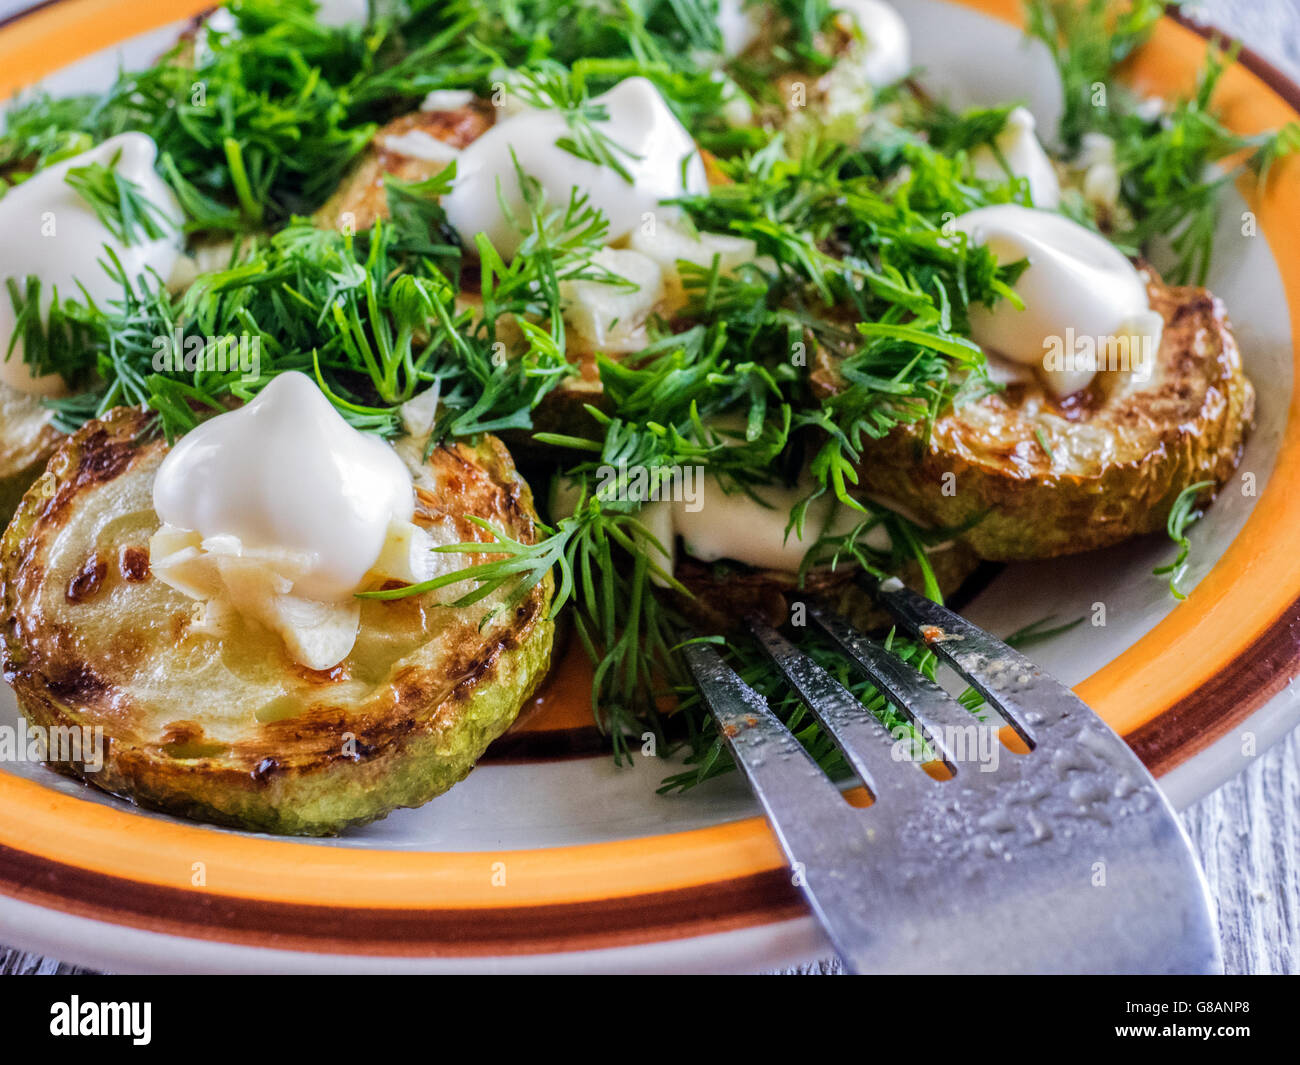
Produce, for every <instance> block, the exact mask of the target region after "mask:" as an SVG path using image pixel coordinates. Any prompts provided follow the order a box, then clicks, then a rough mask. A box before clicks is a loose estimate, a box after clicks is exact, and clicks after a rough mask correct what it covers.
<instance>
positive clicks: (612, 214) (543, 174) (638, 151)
mask: <svg viewBox="0 0 1300 1065" xmlns="http://www.w3.org/2000/svg"><path fill="white" fill-rule="evenodd" d="M592 102H593V103H594V104H597V105H603V106H604V108H605V110H606V112H607V114H608V117H607V118H606V119H603V120H598V121H596V122H594V123H593V124H594V125H595V126H596V127H597V129H598V130H599V132H600V133H602V134H603V135H604V136H605V137H607V138H608V140H609V141H610V142H611V143H612V144H613V145H617V146H618V147H617V148H614V149H613V151H614V154H615V156H616V158H617V159H618V161H619V163H620V164H621V165H622V166H623V168H624V169H625V170H627V172H628V173H629V174H630V176H631V178H632V180H631V181H630V182H629V181H626V180H625V179H624V178H623V176H622V175H621V174H619V173H618V172H617V171H616V170H615V169H614V168H613V167H609V166H603V165H601V164H599V163H594V162H591V161H589V160H586V159H582V158H579V157H578V156H576V155H574V154H573V153H572V152H570V151H567V150H565V149H564V148H561V147H560V146H559V144H558V143H557V142H559V141H562V140H565V139H567V138H570V137H572V133H573V131H572V130H571V129H570V128H569V124H568V122H567V121H566V120H565V117H564V115H563V114H561V113H560V112H558V111H551V110H533V109H529V110H526V111H521V112H519V113H516V114H513V115H511V116H510V117H508V118H506V119H505V120H504V121H501V122H498V123H497V124H496V125H495V126H493V127H492V128H491V129H490V130H488V131H487V132H486V133H485V134H483V136H481V137H479V138H478V139H477V140H476V141H474V142H473V143H472V144H471V145H469V146H468V147H467V148H466V149H465V150H464V151H462V152H461V153H460V157H459V160H458V162H457V171H456V180H455V182H454V184H453V186H452V189H451V191H450V192H449V193H448V194H447V195H446V196H445V197H444V198H443V201H442V202H443V207H444V208H445V209H446V212H447V219H448V221H449V222H451V224H452V225H453V226H454V227H455V229H456V231H457V232H458V233H459V234H460V236H461V239H462V240H463V241H465V243H466V245H467V246H469V247H473V242H474V237H475V236H476V235H477V234H479V233H486V234H487V236H488V237H489V239H491V241H492V243H493V245H494V246H495V247H496V249H497V250H498V251H499V252H501V253H502V254H503V255H505V256H507V257H509V256H513V255H514V253H515V252H516V251H518V249H519V245H520V243H521V242H522V240H523V234H522V233H520V231H519V228H518V226H517V224H516V223H515V222H512V221H511V219H510V218H509V217H508V215H507V211H506V210H503V207H502V202H503V201H504V204H505V206H506V208H508V210H509V212H510V213H512V214H514V216H515V218H516V219H525V218H527V211H526V207H525V203H524V196H523V191H522V189H521V188H520V182H519V175H518V171H517V170H516V166H515V160H516V159H517V160H518V165H519V168H520V169H522V170H523V172H524V173H525V174H527V175H528V176H529V177H531V178H534V179H535V180H536V181H537V182H538V183H539V184H540V185H541V188H542V190H543V192H544V193H545V194H546V199H547V201H548V202H549V203H550V204H552V205H553V206H563V205H564V204H566V203H568V201H569V196H570V193H571V192H572V191H573V190H574V189H575V188H576V189H578V190H579V191H580V192H582V193H584V194H586V195H587V196H588V197H589V201H588V202H589V203H590V205H591V206H592V207H595V208H597V209H599V210H600V211H601V212H602V213H603V214H604V215H605V217H606V218H608V219H609V234H608V237H607V240H608V241H609V242H610V243H613V242H615V241H617V240H619V239H620V238H622V237H625V236H626V235H627V234H628V233H630V232H631V231H632V229H633V228H634V227H635V226H638V225H640V224H642V221H643V218H644V216H645V215H646V214H647V213H648V212H652V211H654V210H655V208H656V207H658V205H659V203H660V202H661V201H662V200H666V199H671V198H672V197H675V196H682V195H695V194H699V193H703V192H706V191H707V189H708V182H707V180H706V177H705V173H704V162H703V160H702V159H701V158H700V154H699V151H698V150H697V148H696V146H695V142H694V141H693V140H691V136H690V134H689V133H687V132H686V130H685V129H684V128H683V126H682V124H681V123H680V122H679V121H677V117H676V116H675V115H674V114H673V113H672V111H671V110H670V109H669V107H668V105H667V103H665V102H664V98H663V97H662V96H661V95H660V94H659V91H658V90H657V89H656V88H655V87H654V85H653V84H652V83H651V82H650V81H649V80H647V79H646V78H640V77H636V78H627V79H626V80H624V81H621V82H619V83H618V84H617V85H615V86H614V87H613V88H612V89H610V90H609V91H608V92H606V93H604V94H602V95H600V96H597V97H594V98H593V100H592ZM619 149H622V150H621V151H620V150H619Z"/></svg>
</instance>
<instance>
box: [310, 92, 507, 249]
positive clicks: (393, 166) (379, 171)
mask: <svg viewBox="0 0 1300 1065" xmlns="http://www.w3.org/2000/svg"><path fill="white" fill-rule="evenodd" d="M495 115H496V111H495V108H493V107H492V105H491V103H489V102H488V101H486V100H475V101H473V102H472V103H468V104H465V105H464V106H462V107H457V108H454V109H453V110H450V111H414V112H412V113H411V114H408V115H401V116H399V117H398V118H395V119H393V120H392V121H391V122H389V123H388V125H386V126H384V127H383V128H382V129H380V130H379V131H378V132H376V133H375V135H374V137H373V138H372V139H371V141H370V146H369V147H368V148H367V149H366V151H365V154H363V155H362V157H361V159H360V161H359V162H358V163H357V165H356V166H355V167H353V169H352V172H351V173H350V174H348V176H347V177H346V178H344V179H343V183H342V184H341V185H340V186H339V187H338V189H337V190H336V191H335V193H334V195H333V196H331V197H330V198H329V199H328V200H327V201H325V204H324V205H323V206H322V207H321V208H320V209H319V210H318V211H317V212H316V215H315V218H316V222H317V224H318V225H321V226H324V227H326V228H330V229H339V228H342V227H343V225H344V223H345V222H347V223H348V224H350V226H351V228H352V230H353V231H354V232H360V231H361V230H363V229H369V228H370V227H371V226H373V225H374V224H375V219H377V218H387V217H388V197H387V194H386V193H385V191H384V178H385V177H390V176H391V177H395V178H398V179H399V180H401V181H423V180H424V179H426V178H430V177H432V176H433V175H434V174H436V173H438V171H440V170H442V169H443V168H444V167H445V166H446V165H447V161H448V159H449V158H450V155H448V156H446V157H443V156H442V153H441V152H440V151H439V150H438V149H437V145H444V146H446V147H447V148H450V149H457V150H458V149H461V148H464V147H466V146H467V145H469V144H470V143H471V142H472V141H475V140H477V139H478V138H479V137H481V136H482V135H483V134H484V133H486V132H487V130H488V129H489V128H490V127H491V126H492V122H493V120H494V118H495Z"/></svg>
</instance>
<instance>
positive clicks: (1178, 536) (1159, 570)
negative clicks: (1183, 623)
mask: <svg viewBox="0 0 1300 1065" xmlns="http://www.w3.org/2000/svg"><path fill="white" fill-rule="evenodd" d="M1213 487H1214V482H1213V481H1197V482H1196V483H1195V484H1189V485H1188V486H1187V487H1186V488H1184V489H1183V490H1182V491H1181V492H1179V493H1178V498H1177V499H1175V500H1174V505H1173V506H1172V507H1170V508H1169V517H1168V519H1166V521H1165V531H1166V532H1167V533H1168V535H1169V539H1171V540H1172V541H1173V542H1174V543H1175V544H1177V545H1178V554H1177V555H1176V556H1175V557H1174V560H1173V561H1172V562H1169V563H1166V564H1165V565H1163V566H1157V567H1156V568H1155V569H1153V570H1152V571H1151V572H1152V573H1154V574H1155V575H1156V576H1157V577H1161V576H1164V575H1165V574H1166V573H1168V574H1169V575H1170V577H1169V591H1170V593H1171V594H1172V595H1173V596H1174V598H1175V599H1186V598H1187V595H1186V593H1185V592H1183V591H1182V589H1181V588H1179V587H1178V586H1179V584H1180V583H1181V582H1182V579H1183V577H1184V576H1186V574H1187V567H1188V562H1187V556H1188V555H1189V554H1190V552H1191V550H1192V543H1191V540H1190V539H1188V536H1187V530H1188V529H1190V528H1191V527H1192V526H1193V525H1194V524H1196V522H1197V521H1198V520H1199V519H1200V517H1201V514H1202V513H1203V512H1202V511H1201V510H1198V509H1197V501H1198V500H1199V499H1200V497H1201V495H1202V494H1203V493H1204V492H1205V490H1206V489H1207V488H1213Z"/></svg>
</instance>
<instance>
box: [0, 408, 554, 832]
mask: <svg viewBox="0 0 1300 1065" xmlns="http://www.w3.org/2000/svg"><path fill="white" fill-rule="evenodd" d="M397 447H398V451H399V453H400V454H401V455H402V456H403V458H404V459H405V460H406V461H407V463H408V465H409V466H410V467H411V469H412V472H413V475H414V481H415V487H416V497H417V502H416V511H415V519H414V520H415V521H416V522H417V523H419V524H421V525H423V526H424V527H425V528H427V529H429V530H430V532H431V534H433V535H434V539H435V541H436V542H442V543H447V542H457V541H481V540H483V539H484V538H485V536H486V534H485V533H484V532H483V531H482V530H481V529H480V528H478V526H476V525H474V524H472V523H471V521H470V520H469V519H470V518H471V517H479V518H482V519H485V520H487V521H488V522H491V523H492V524H493V525H494V526H496V527H497V528H499V529H501V530H503V531H504V532H505V533H506V535H508V536H511V537H514V538H516V539H519V540H522V541H524V542H530V541H532V540H533V539H534V537H535V536H536V530H535V525H534V517H535V516H534V511H533V504H532V496H531V493H530V492H529V489H528V486H527V485H526V484H525V483H524V481H523V480H522V479H521V478H520V477H519V475H518V473H517V472H516V470H515V467H514V463H513V461H512V460H511V458H510V455H509V453H508V452H507V451H506V450H505V447H504V446H503V445H502V444H501V443H500V441H498V440H496V439H495V438H492V437H484V438H482V440H481V441H480V442H479V443H478V444H476V445H474V446H471V445H469V444H456V445H449V446H444V447H440V448H436V449H435V450H434V451H433V454H432V456H431V457H430V459H429V461H428V462H427V463H426V462H423V461H422V449H423V447H422V444H421V443H419V442H416V441H414V440H405V441H400V442H399V443H398V445H397ZM166 450H167V445H166V444H165V442H164V441H163V440H162V439H161V438H159V437H158V436H157V435H155V434H153V433H152V432H151V425H150V422H149V420H148V418H147V416H146V415H144V414H142V413H140V412H138V411H134V410H126V409H118V410H116V411H113V412H111V413H110V414H109V415H108V416H107V417H106V418H104V419H103V420H102V421H98V422H91V423H89V424H87V425H86V426H85V427H84V428H82V429H81V430H80V431H79V432H77V433H76V434H75V435H73V436H72V437H70V438H68V440H67V442H66V443H64V444H63V446H62V447H61V448H60V449H59V450H58V452H57V453H56V454H55V456H54V458H53V459H52V460H51V462H50V465H49V469H48V470H47V471H46V473H45V474H44V475H43V476H42V477H41V478H40V479H39V480H38V481H37V482H36V484H34V485H33V486H32V488H31V489H30V491H28V493H27V495H26V496H25V497H24V499H23V502H22V505H21V506H20V508H19V510H18V513H17V515H16V516H15V518H14V521H13V522H12V523H11V525H10V526H9V529H8V531H7V532H6V533H5V536H4V539H3V541H0V552H2V558H0V593H2V594H3V600H4V622H3V637H4V652H5V659H4V668H5V676H6V679H8V680H9V682H10V683H11V684H12V685H13V687H14V690H15V691H16V692H17V695H18V702H19V705H20V706H21V708H22V710H23V712H24V713H25V714H26V715H27V717H28V718H29V719H30V720H31V721H32V723H33V724H36V725H42V726H46V727H49V726H59V725H64V726H88V727H92V728H93V727H94V726H103V729H104V734H105V737H106V738H107V741H108V742H107V744H106V750H105V752H104V759H103V766H102V768H101V769H100V770H99V771H98V772H89V771H87V766H86V765H84V764H75V765H71V766H60V767H58V768H63V769H67V770H70V771H72V772H73V773H75V774H77V775H80V776H83V777H84V778H85V779H86V780H87V781H89V782H90V783H92V784H95V785H96V786H98V787H100V788H102V789H104V790H105V791H109V792H112V793H114V794H116V795H121V796H123V797H126V798H129V799H132V800H134V801H135V802H137V803H139V804H140V805H142V806H148V807H151V808H154V809H159V810H164V811H167V812H170V813H175V814H181V815H184V816H187V817H195V818H199V819H201V820H205V821H212V822H215V823H218V824H224V825H232V826H236V827H239V828H247V829H261V830H266V831H271V832H284V833H294V834H300V835H324V834H330V833H335V832H338V831H339V830H340V829H343V828H345V827H346V826H348V825H356V824H362V823H365V822H367V821H372V820H374V819H375V818H378V817H383V816H384V815H385V814H387V813H389V812H390V811H391V810H393V809H395V808H397V807H403V806H419V805H420V804H422V803H425V802H427V801H428V800H429V799H431V798H433V797H434V796H435V795H438V794H440V793H442V792H444V791H446V790H447V789H448V788H450V787H451V786H452V785H453V784H455V783H456V782H457V781H459V780H461V779H462V778H463V777H464V776H465V775H466V774H467V773H469V771H470V769H471V768H472V767H473V765H474V763H475V761H476V760H477V759H478V758H479V756H480V755H481V754H482V753H483V751H484V749H485V748H486V747H487V745H488V744H489V743H491V742H492V740H493V739H495V738H496V737H497V736H499V735H500V734H501V733H502V732H503V731H504V730H505V729H506V727H507V726H508V725H509V724H510V723H511V722H512V721H513V720H514V718H515V716H516V714H517V713H518V712H519V709H520V707H521V705H522V704H523V702H524V700H525V699H526V698H527V697H528V696H529V694H530V693H531V692H532V691H533V689H534V688H535V687H536V686H537V684H538V683H539V682H540V680H541V679H542V677H543V675H544V674H545V672H546V668H547V665H548V662H549V659H550V654H551V643H552V638H553V625H552V623H551V621H550V620H549V618H548V613H549V603H550V599H551V593H552V588H551V583H550V581H549V579H548V580H547V581H544V582H542V583H541V584H539V585H537V586H536V587H534V588H533V589H532V590H531V591H530V592H529V594H527V595H526V596H525V597H524V599H523V600H522V601H521V602H520V603H518V604H517V605H516V606H515V607H513V608H511V609H501V610H498V612H496V613H495V614H493V613H491V612H492V611H493V610H494V609H497V608H500V607H501V606H502V595H501V593H497V594H494V595H493V596H490V597H489V598H488V599H486V600H484V601H482V602H481V603H479V604H476V605H475V606H472V607H467V608H452V607H443V606H439V605H438V604H439V601H440V596H441V597H442V598H443V599H444V600H446V601H450V600H451V599H452V598H455V597H456V595H458V594H461V593H462V592H463V591H464V590H465V589H449V590H445V591H443V592H441V593H428V594H424V595H418V596H413V597H410V598H406V599H395V600H390V601H377V600H366V601H364V603H363V605H362V608H361V609H362V613H361V628H360V634H359V636H358V639H357V643H356V646H355V648H354V649H353V651H352V653H351V654H349V656H348V657H347V658H346V659H344V660H343V662H341V663H340V664H339V665H338V666H336V667H334V668H333V669H331V670H328V671H324V672H315V671H312V670H308V669H305V668H304V667H302V666H299V665H296V664H295V663H294V662H293V661H292V660H291V659H290V658H289V657H288V655H287V654H286V653H285V651H284V648H283V644H282V641H281V640H280V639H279V638H278V637H275V636H272V635H271V634H269V633H268V632H267V631H266V630H264V629H262V628H261V627H260V626H258V625H256V624H255V623H252V622H244V623H241V624H240V625H239V626H237V629H236V631H235V632H233V633H232V634H231V635H229V636H224V637H222V638H221V639H216V638H214V637H211V636H206V635H200V634H198V633H196V632H193V631H191V623H192V620H193V616H194V615H193V607H194V603H193V601H192V600H189V599H187V598H185V597H184V596H182V595H181V594H179V593H178V592H176V591H174V590H172V589H171V588H169V587H168V586H167V585H165V584H163V583H162V582H161V581H159V580H157V579H155V578H154V577H152V576H151V574H150V570H149V557H148V544H149V538H150V536H151V535H152V533H153V532H154V531H155V530H156V529H157V528H158V519H157V517H156V515H155V514H154V511H153V507H152V484H153V479H154V474H155V472H156V470H157V468H158V465H159V463H160V462H161V461H162V458H163V455H164V454H165V453H166ZM457 557H458V558H459V559H463V560H464V562H465V564H470V563H473V562H476V561H482V560H484V559H485V558H486V557H488V556H484V555H464V556H457ZM449 593H450V594H449Z"/></svg>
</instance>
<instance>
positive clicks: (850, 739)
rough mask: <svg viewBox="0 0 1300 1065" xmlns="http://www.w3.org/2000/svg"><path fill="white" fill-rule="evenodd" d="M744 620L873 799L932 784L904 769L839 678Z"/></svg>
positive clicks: (755, 621) (757, 622)
mask: <svg viewBox="0 0 1300 1065" xmlns="http://www.w3.org/2000/svg"><path fill="white" fill-rule="evenodd" d="M746 624H747V625H748V626H749V630H750V631H751V632H752V633H753V634H754V636H755V638H756V639H757V640H758V642H759V646H760V647H762V648H763V650H764V652H766V654H767V656H768V657H769V658H770V659H771V660H772V662H773V663H774V664H775V665H776V667H777V669H779V670H780V671H781V673H782V675H783V676H784V677H785V679H786V680H787V681H789V683H790V685H791V687H793V688H794V690H795V691H797V692H798V693H799V697H800V698H801V699H802V700H803V701H804V703H805V704H806V705H807V706H808V708H809V709H810V710H811V711H812V712H813V714H814V715H815V716H816V718H817V720H818V721H820V722H821V724H822V727H823V728H825V729H826V731H827V732H828V733H829V734H830V736H831V738H832V739H833V740H834V741H835V743H836V746H838V747H839V749H840V750H841V751H843V752H844V757H845V758H847V759H848V761H849V764H850V765H851V766H852V767H853V769H854V771H855V772H856V773H857V774H858V777H859V779H860V780H861V781H862V783H863V784H865V785H866V787H867V790H868V791H870V792H871V794H872V796H873V797H874V798H876V799H877V800H878V799H880V798H882V797H883V796H884V795H885V794H886V793H888V792H891V791H897V792H900V793H903V794H905V795H906V796H908V797H910V798H915V797H916V792H917V791H918V790H919V789H921V788H925V787H933V786H934V782H933V781H932V780H930V779H929V778H928V777H926V775H925V774H924V773H920V772H915V771H908V770H907V768H906V767H905V766H902V765H899V764H898V762H897V761H896V759H895V756H894V747H893V739H892V737H891V736H890V734H889V732H888V731H887V730H886V729H885V726H884V725H882V724H881V723H880V722H879V721H878V720H877V719H876V716H875V715H874V714H872V713H871V711H870V710H868V709H867V708H866V707H865V706H863V705H862V703H860V702H859V701H858V700H857V699H856V698H854V697H853V695H851V694H850V693H849V692H848V691H847V690H846V689H845V688H844V686H843V685H841V684H840V683H839V681H837V680H836V679H835V678H834V677H832V676H831V675H830V674H829V673H827V672H826V671H825V670H824V669H822V668H821V666H819V665H818V664H817V663H816V662H814V661H813V660H812V659H811V658H810V657H809V656H808V655H806V654H804V653H803V652H802V651H800V650H799V649H798V648H797V647H795V646H794V644H792V643H791V642H790V641H789V640H787V639H786V638H785V637H784V636H782V635H781V634H780V633H779V632H777V631H776V629H774V628H772V626H771V625H769V624H767V622H765V621H764V620H763V619H762V618H759V617H757V616H752V617H749V618H747V619H746ZM913 768H914V769H916V768H919V767H913Z"/></svg>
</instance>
